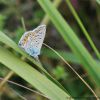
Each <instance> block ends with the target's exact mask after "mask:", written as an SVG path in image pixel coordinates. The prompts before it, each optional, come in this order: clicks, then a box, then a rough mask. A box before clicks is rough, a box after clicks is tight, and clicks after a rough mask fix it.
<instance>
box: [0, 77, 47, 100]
mask: <svg viewBox="0 0 100 100" xmlns="http://www.w3.org/2000/svg"><path fill="white" fill-rule="evenodd" d="M0 80H2V81H3V80H5V79H4V78H2V77H0ZM6 82H8V83H11V84H14V85H16V86H19V87H21V88H23V89H27V90H29V91H30V92H33V93H36V94H39V95H41V96H43V97H45V98H48V97H47V96H45V95H44V94H42V93H40V92H38V91H35V90H33V89H31V88H28V87H26V86H23V85H21V84H19V83H16V82H14V81H11V80H6ZM48 99H49V98H48Z"/></svg>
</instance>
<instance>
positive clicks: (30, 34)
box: [18, 25, 46, 58]
mask: <svg viewBox="0 0 100 100" xmlns="http://www.w3.org/2000/svg"><path fill="white" fill-rule="evenodd" d="M45 34H46V25H40V26H38V27H37V28H35V29H34V30H32V31H27V32H25V33H24V34H23V35H22V37H21V39H20V40H19V43H18V46H19V47H20V48H22V49H23V50H24V51H26V52H27V53H28V54H29V55H31V56H32V57H34V58H35V57H38V55H40V51H41V47H42V44H43V41H44V38H45Z"/></svg>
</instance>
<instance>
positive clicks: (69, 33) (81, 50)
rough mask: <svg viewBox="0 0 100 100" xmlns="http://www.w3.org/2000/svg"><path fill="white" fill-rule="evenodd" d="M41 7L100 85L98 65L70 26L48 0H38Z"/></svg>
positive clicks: (99, 68)
mask: <svg viewBox="0 0 100 100" xmlns="http://www.w3.org/2000/svg"><path fill="white" fill-rule="evenodd" d="M38 2H39V4H40V5H41V7H42V8H43V9H44V11H45V12H46V13H47V14H48V15H49V18H50V19H51V21H52V22H53V24H54V25H55V27H56V28H57V30H58V31H59V33H60V35H61V36H62V37H63V39H64V41H65V42H66V44H68V45H69V47H70V48H71V49H72V51H73V52H74V53H75V54H76V55H77V57H78V58H79V59H80V61H81V63H82V65H84V69H85V70H86V71H87V72H88V74H89V75H90V76H91V78H92V79H93V80H94V81H95V83H96V84H97V85H98V86H100V84H99V83H100V75H99V73H100V67H99V66H98V65H97V64H96V63H95V61H94V60H93V58H92V57H91V55H90V54H89V52H88V51H87V49H86V48H85V47H84V46H83V44H82V43H81V42H80V40H79V39H78V37H77V36H76V35H75V33H74V32H73V30H72V29H71V27H70V26H69V25H68V24H67V22H65V20H64V19H63V17H62V16H61V14H60V13H59V12H58V11H57V9H56V8H55V7H54V6H53V5H52V3H51V2H50V0H38Z"/></svg>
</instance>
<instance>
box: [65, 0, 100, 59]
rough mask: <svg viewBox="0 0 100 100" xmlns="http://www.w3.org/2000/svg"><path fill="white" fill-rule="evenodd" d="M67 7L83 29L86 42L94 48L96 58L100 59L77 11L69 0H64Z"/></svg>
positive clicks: (99, 54)
mask: <svg viewBox="0 0 100 100" xmlns="http://www.w3.org/2000/svg"><path fill="white" fill-rule="evenodd" d="M66 2H67V4H68V7H69V9H70V10H71V12H72V14H73V16H74V18H75V19H76V21H77V23H78V24H79V26H80V28H81V30H82V31H83V33H84V35H85V37H86V38H87V40H88V42H89V43H90V45H91V47H92V49H93V50H94V52H95V54H96V55H97V57H98V59H99V60H100V53H99V51H98V49H97V48H96V46H95V44H94V43H93V41H92V39H91V37H90V36H89V33H88V32H87V30H86V28H85V26H84V25H83V23H82V21H81V19H80V18H79V16H78V14H77V12H76V11H75V9H74V7H73V6H72V4H71V2H70V0H66Z"/></svg>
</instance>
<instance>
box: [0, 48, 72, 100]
mask: <svg viewBox="0 0 100 100" xmlns="http://www.w3.org/2000/svg"><path fill="white" fill-rule="evenodd" d="M0 62H1V63H2V64H4V65H5V66H7V67H8V68H9V69H11V70H13V71H14V72H15V73H16V74H18V75H19V76H20V77H22V78H23V79H24V80H26V81H27V82H29V83H30V84H31V85H32V86H34V87H35V88H36V89H38V90H39V91H41V92H42V93H43V94H45V95H46V96H48V98H49V99H52V100H61V99H62V98H63V100H66V98H70V96H69V95H68V94H66V93H65V92H64V91H63V90H62V89H60V88H59V87H58V86H57V85H55V84H54V83H53V82H52V81H50V80H49V79H48V78H46V77H45V76H44V75H42V74H41V73H40V72H38V71H37V70H35V69H34V68H32V67H31V66H30V65H29V64H27V63H25V62H24V61H22V60H20V59H19V58H18V57H16V56H14V55H13V54H12V53H11V52H9V51H8V50H6V49H4V48H2V47H0ZM58 94H59V95H58Z"/></svg>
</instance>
